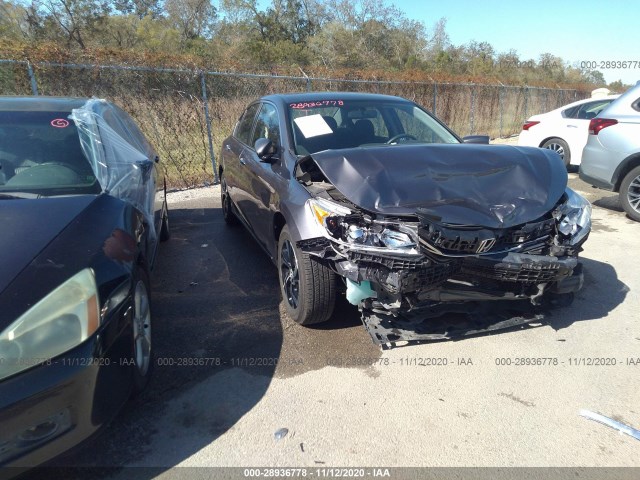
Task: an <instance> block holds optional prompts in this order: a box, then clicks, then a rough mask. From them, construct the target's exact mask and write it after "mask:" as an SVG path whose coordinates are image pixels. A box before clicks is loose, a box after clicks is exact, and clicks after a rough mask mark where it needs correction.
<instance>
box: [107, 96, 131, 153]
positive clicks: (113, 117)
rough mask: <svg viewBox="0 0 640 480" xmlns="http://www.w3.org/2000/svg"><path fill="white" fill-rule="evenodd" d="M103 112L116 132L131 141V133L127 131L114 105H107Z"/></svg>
mask: <svg viewBox="0 0 640 480" xmlns="http://www.w3.org/2000/svg"><path fill="white" fill-rule="evenodd" d="M101 114H102V118H103V119H104V121H105V122H107V125H109V126H110V127H111V129H112V130H113V131H114V132H116V133H117V134H118V135H119V136H120V137H122V138H123V139H124V140H125V141H126V142H128V143H131V141H132V138H131V135H129V132H127V130H126V128H125V126H124V125H123V123H122V121H121V120H120V119H119V118H118V115H117V112H116V110H115V109H114V108H113V106H111V105H106V106H105V108H104V109H103V110H102V112H101ZM134 145H135V144H134ZM136 146H137V145H136Z"/></svg>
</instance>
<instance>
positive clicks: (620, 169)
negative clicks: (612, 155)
mask: <svg viewBox="0 0 640 480" xmlns="http://www.w3.org/2000/svg"><path fill="white" fill-rule="evenodd" d="M637 166H640V152H636V153H633V154H631V155H630V156H628V157H627V158H625V159H624V160H623V161H622V162H620V165H618V166H617V168H616V170H615V172H614V173H613V178H612V182H611V183H613V185H614V188H613V191H614V192H619V191H620V185H621V184H622V181H623V180H624V177H625V176H626V175H627V173H629V172H630V171H631V170H633V169H634V168H636V167H637Z"/></svg>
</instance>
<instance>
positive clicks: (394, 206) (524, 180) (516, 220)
mask: <svg viewBox="0 0 640 480" xmlns="http://www.w3.org/2000/svg"><path fill="white" fill-rule="evenodd" d="M312 157H313V159H314V160H315V163H316V164H317V165H318V167H319V168H320V170H321V171H322V173H323V174H324V176H325V177H326V178H327V180H328V181H329V182H331V183H332V184H333V185H334V186H335V187H336V188H337V189H338V190H339V191H340V192H341V193H342V194H343V195H344V196H345V197H346V198H347V199H348V200H349V201H351V202H353V203H354V204H356V205H358V206H360V207H361V208H363V209H366V210H370V211H373V212H378V213H381V214H386V215H411V214H415V213H416V212H418V211H419V212H420V213H422V214H426V215H430V216H433V217H435V218H436V219H438V218H439V219H441V221H442V222H443V223H448V224H457V225H478V226H483V227H488V228H508V227H511V226H514V225H519V224H522V223H525V222H528V221H531V220H535V219H537V218H538V217H540V216H542V215H544V214H545V213H546V212H548V211H549V210H551V209H552V208H553V207H554V206H555V204H556V203H557V202H558V200H559V199H560V197H562V195H563V193H564V191H565V188H566V186H567V170H566V168H565V166H564V164H563V163H562V161H561V160H560V157H559V156H558V155H557V154H556V153H555V152H552V151H550V150H546V149H540V148H530V147H515V146H507V145H471V144H455V145H441V144H438V145H392V146H381V147H361V148H353V149H348V150H339V151H332V150H327V151H324V152H320V153H316V154H313V155H312Z"/></svg>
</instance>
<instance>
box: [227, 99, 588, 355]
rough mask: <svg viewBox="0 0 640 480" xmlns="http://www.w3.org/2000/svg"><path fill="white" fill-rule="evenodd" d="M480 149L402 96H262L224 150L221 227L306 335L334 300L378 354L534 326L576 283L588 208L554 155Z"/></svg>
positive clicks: (490, 147) (564, 302) (328, 313)
mask: <svg viewBox="0 0 640 480" xmlns="http://www.w3.org/2000/svg"><path fill="white" fill-rule="evenodd" d="M478 143H488V139H487V138H486V137H484V138H483V137H465V138H464V139H460V138H459V137H458V136H457V135H456V134H455V133H453V132H452V131H451V130H449V129H448V128H447V127H446V126H445V125H444V124H442V123H441V122H440V121H439V120H438V119H436V118H435V117H434V116H432V115H431V114H429V113H428V112H427V111H425V110H424V109H423V108H421V107H420V106H419V105H416V104H415V103H413V102H410V101H408V100H405V99H403V98H399V97H392V96H385V95H373V94H356V93H335V92H331V93H302V94H290V95H270V96H266V97H263V98H261V99H260V100H258V101H256V102H254V103H252V104H251V105H249V107H248V108H247V109H246V110H245V111H244V113H243V114H242V116H241V117H240V119H239V121H238V123H237V124H236V127H235V129H234V132H233V134H232V135H231V136H230V137H229V138H227V139H226V140H225V141H224V143H223V147H222V155H221V165H220V171H219V175H220V182H221V195H222V209H223V213H224V218H225V221H226V222H227V223H228V224H237V223H242V224H244V225H245V227H247V229H248V230H249V232H251V233H252V235H253V236H254V237H255V239H256V240H257V241H258V243H259V244H260V245H261V246H262V247H263V248H264V250H265V251H266V252H267V254H268V255H269V256H270V257H271V259H272V260H273V261H274V263H276V265H277V267H278V272H279V279H280V287H281V292H282V296H283V299H284V305H285V307H286V309H287V313H288V314H289V316H290V317H291V318H292V319H293V320H295V321H296V322H298V323H300V324H302V325H310V324H316V323H320V322H323V321H326V320H327V319H329V317H330V316H331V315H332V312H333V310H334V306H335V303H336V297H337V294H338V292H340V291H346V297H347V300H348V301H349V302H350V303H352V304H354V305H356V306H358V308H359V309H360V311H361V314H362V320H363V322H364V325H365V327H366V328H367V330H368V331H369V333H370V334H371V336H372V338H373V340H374V341H375V342H376V343H378V344H381V345H386V344H390V343H394V342H399V341H404V340H409V341H420V340H432V339H441V338H453V337H455V336H457V335H458V334H470V333H477V332H481V331H487V330H491V329H496V328H505V327H510V326H514V325H519V324H525V323H532V322H537V321H540V320H541V319H542V318H543V310H544V307H545V306H552V305H556V304H562V305H567V304H569V303H570V302H571V301H572V298H573V297H572V296H573V293H574V292H576V291H578V290H579V289H580V288H581V287H582V283H583V275H582V268H581V264H580V263H579V262H578V253H579V252H580V251H581V250H582V248H581V246H582V244H583V243H584V242H585V240H586V239H587V237H588V235H589V232H590V229H591V205H590V204H589V202H588V201H587V200H585V199H584V198H583V197H581V196H580V195H578V194H577V193H576V192H574V191H573V190H571V189H570V188H568V187H567V172H566V169H565V167H564V165H563V163H562V160H561V159H560V157H558V155H557V154H556V153H555V152H552V151H550V150H545V149H537V148H529V147H516V146H505V145H479V144H478ZM459 314H465V315H466V317H467V320H465V321H462V322H461V321H459V320H456V321H455V322H454V321H452V319H453V318H454V317H455V318H456V319H458V317H459ZM456 315H458V316H456Z"/></svg>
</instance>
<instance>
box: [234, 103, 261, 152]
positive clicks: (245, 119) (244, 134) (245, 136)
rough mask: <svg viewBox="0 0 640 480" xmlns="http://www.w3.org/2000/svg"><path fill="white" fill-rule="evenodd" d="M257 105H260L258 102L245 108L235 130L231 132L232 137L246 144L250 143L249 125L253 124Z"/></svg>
mask: <svg viewBox="0 0 640 480" xmlns="http://www.w3.org/2000/svg"><path fill="white" fill-rule="evenodd" d="M258 107H260V104H259V103H254V104H253V105H251V106H250V107H249V108H247V109H246V110H245V112H244V115H242V118H241V119H240V121H239V122H238V126H237V127H236V131H235V132H234V133H233V136H234V137H236V138H237V139H238V140H240V141H241V142H242V143H246V144H247V145H250V141H251V127H252V126H253V119H254V118H255V117H256V112H257V111H258Z"/></svg>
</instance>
